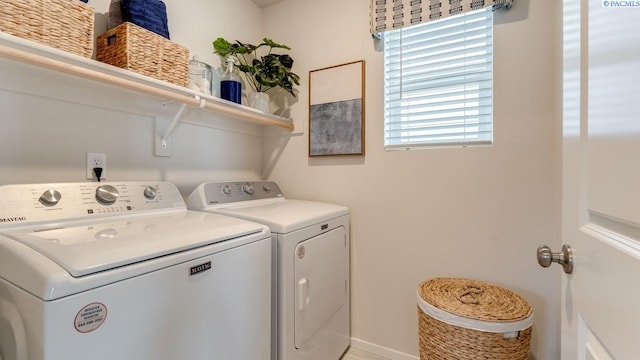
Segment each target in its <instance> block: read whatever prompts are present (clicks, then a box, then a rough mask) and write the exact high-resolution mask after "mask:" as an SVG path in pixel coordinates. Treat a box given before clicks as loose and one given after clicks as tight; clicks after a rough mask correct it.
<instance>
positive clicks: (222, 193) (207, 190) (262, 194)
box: [189, 180, 284, 205]
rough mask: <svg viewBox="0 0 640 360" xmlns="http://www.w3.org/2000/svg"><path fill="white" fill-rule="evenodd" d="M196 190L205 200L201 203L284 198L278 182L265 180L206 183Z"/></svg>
mask: <svg viewBox="0 0 640 360" xmlns="http://www.w3.org/2000/svg"><path fill="white" fill-rule="evenodd" d="M197 190H198V191H201V192H202V193H201V194H200V195H201V196H202V198H203V199H204V200H205V202H206V204H202V205H213V204H226V203H233V202H240V201H249V200H261V199H272V198H284V194H283V193H282V191H281V190H280V187H279V186H278V184H276V183H275V182H273V181H266V180H262V181H240V182H218V183H206V184H202V185H201V187H200V188H199V189H197ZM192 196H193V195H192ZM202 198H201V199H202ZM189 200H190V201H191V198H190V199H189Z"/></svg>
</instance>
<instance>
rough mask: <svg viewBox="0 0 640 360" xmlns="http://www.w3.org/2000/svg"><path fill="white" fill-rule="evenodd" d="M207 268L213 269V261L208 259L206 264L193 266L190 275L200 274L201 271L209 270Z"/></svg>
mask: <svg viewBox="0 0 640 360" xmlns="http://www.w3.org/2000/svg"><path fill="white" fill-rule="evenodd" d="M207 270H211V261H207V262H206V263H204V264H200V265H196V266H192V267H191V270H189V275H190V276H193V275H195V274H199V273H201V272H204V271H207Z"/></svg>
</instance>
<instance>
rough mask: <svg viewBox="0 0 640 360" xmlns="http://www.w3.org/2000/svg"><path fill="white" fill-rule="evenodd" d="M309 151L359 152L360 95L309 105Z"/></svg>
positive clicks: (321, 153) (311, 152) (355, 153)
mask: <svg viewBox="0 0 640 360" xmlns="http://www.w3.org/2000/svg"><path fill="white" fill-rule="evenodd" d="M310 111H311V117H310V118H311V121H310V125H309V126H310V129H309V131H310V133H311V134H313V135H312V136H311V140H310V143H309V154H310V155H311V156H317V155H359V154H362V99H353V100H345V101H336V102H330V103H324V104H317V105H311V110H310Z"/></svg>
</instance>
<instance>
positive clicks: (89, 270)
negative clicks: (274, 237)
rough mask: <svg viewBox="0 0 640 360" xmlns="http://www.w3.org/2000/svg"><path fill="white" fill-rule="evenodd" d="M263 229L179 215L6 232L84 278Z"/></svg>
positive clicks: (226, 219) (196, 215)
mask: <svg viewBox="0 0 640 360" xmlns="http://www.w3.org/2000/svg"><path fill="white" fill-rule="evenodd" d="M263 230H264V227H263V226H261V225H259V224H255V223H251V222H246V221H242V220H239V219H233V218H229V217H225V216H219V215H215V214H206V213H202V212H196V211H187V210H182V211H177V212H171V213H169V214H161V215H160V214H155V215H151V216H136V217H118V218H111V219H105V220H104V221H102V222H96V221H95V220H94V221H92V222H88V221H82V222H73V223H66V224H65V223H63V224H62V225H60V226H57V227H51V226H49V227H44V228H43V227H41V228H39V229H27V230H25V229H24V228H23V229H17V230H15V231H11V232H7V233H5V236H7V237H9V238H12V239H13V240H16V241H18V242H20V243H22V244H24V245H26V246H28V247H30V248H31V249H33V250H35V251H37V252H38V253H40V254H42V255H44V256H46V257H47V258H49V259H51V260H52V261H54V262H55V263H57V264H58V265H59V266H60V267H62V268H64V269H65V270H66V271H67V272H69V274H71V275H72V276H73V277H82V276H86V275H90V274H94V273H98V272H101V271H106V270H110V269H113V268H117V267H121V266H125V265H129V264H133V263H139V262H143V261H145V260H149V259H153V258H158V257H162V256H165V255H170V254H175V253H179V252H183V251H187V250H190V249H194V248H197V247H201V246H205V245H210V244H214V243H218V242H222V241H226V240H230V239H234V238H239V237H242V236H245V235H249V234H255V233H259V232H262V231H263Z"/></svg>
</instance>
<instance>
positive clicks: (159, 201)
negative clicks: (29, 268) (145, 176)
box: [0, 182, 186, 228]
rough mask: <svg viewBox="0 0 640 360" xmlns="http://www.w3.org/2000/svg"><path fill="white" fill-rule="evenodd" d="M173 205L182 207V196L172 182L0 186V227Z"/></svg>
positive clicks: (115, 213)
mask: <svg viewBox="0 0 640 360" xmlns="http://www.w3.org/2000/svg"><path fill="white" fill-rule="evenodd" d="M176 208H182V209H186V205H185V203H184V199H183V198H182V195H181V194H180V192H179V191H178V189H177V188H176V187H175V186H174V185H173V184H171V183H166V182H160V183H147V182H124V183H116V182H109V183H59V184H56V183H51V184H24V185H22V184H20V185H2V186H0V228H2V227H5V226H12V225H20V224H28V223H31V222H37V221H48V222H52V221H56V220H67V219H74V218H77V219H82V218H84V217H87V218H89V217H92V216H100V215H118V214H129V213H133V212H143V211H156V210H162V209H176Z"/></svg>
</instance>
